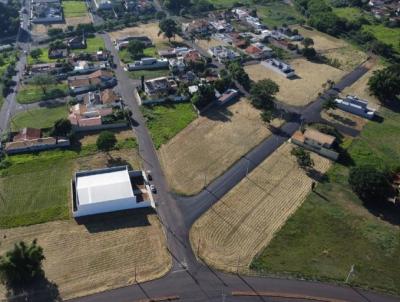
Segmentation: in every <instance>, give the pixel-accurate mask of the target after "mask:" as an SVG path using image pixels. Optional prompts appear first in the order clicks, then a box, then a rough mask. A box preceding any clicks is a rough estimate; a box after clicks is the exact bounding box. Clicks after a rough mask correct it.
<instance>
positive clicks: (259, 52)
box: [245, 42, 273, 60]
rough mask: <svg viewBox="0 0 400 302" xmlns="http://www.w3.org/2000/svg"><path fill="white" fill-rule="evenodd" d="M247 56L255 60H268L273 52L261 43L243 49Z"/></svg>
mask: <svg viewBox="0 0 400 302" xmlns="http://www.w3.org/2000/svg"><path fill="white" fill-rule="evenodd" d="M245 52H246V54H247V55H249V56H250V57H251V58H253V59H255V60H259V59H265V58H269V57H271V56H272V54H273V50H272V49H271V48H269V47H267V46H265V45H264V44H262V43H259V42H258V43H254V44H251V45H250V46H248V47H247V48H246V49H245Z"/></svg>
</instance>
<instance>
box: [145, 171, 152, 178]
mask: <svg viewBox="0 0 400 302" xmlns="http://www.w3.org/2000/svg"><path fill="white" fill-rule="evenodd" d="M146 173H147V179H148V180H153V176H151V171H150V170H147V171H146Z"/></svg>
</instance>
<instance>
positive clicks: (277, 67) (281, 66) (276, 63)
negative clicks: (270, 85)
mask: <svg viewBox="0 0 400 302" xmlns="http://www.w3.org/2000/svg"><path fill="white" fill-rule="evenodd" d="M261 64H262V65H263V66H264V67H266V68H268V69H271V70H273V71H275V72H277V73H279V74H281V75H283V76H284V77H286V78H292V77H294V76H296V74H295V72H294V69H293V68H292V67H291V66H290V65H289V64H286V63H284V62H282V61H280V60H277V59H267V60H265V61H262V62H261Z"/></svg>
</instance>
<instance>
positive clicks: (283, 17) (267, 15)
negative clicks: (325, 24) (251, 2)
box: [257, 1, 303, 27]
mask: <svg viewBox="0 0 400 302" xmlns="http://www.w3.org/2000/svg"><path fill="white" fill-rule="evenodd" d="M257 15H258V17H259V18H261V20H262V21H263V22H264V23H265V24H266V25H267V26H269V27H272V26H282V25H283V24H287V25H291V24H297V23H299V21H300V20H302V19H303V18H302V16H301V15H300V13H299V12H298V11H297V10H296V9H295V7H294V6H290V5H288V4H285V3H283V1H271V2H268V3H266V4H265V5H262V6H257Z"/></svg>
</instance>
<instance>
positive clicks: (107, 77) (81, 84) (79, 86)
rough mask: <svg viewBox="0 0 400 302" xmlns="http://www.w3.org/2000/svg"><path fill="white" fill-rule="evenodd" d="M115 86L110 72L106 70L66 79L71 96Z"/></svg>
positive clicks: (114, 80) (115, 83) (115, 80)
mask: <svg viewBox="0 0 400 302" xmlns="http://www.w3.org/2000/svg"><path fill="white" fill-rule="evenodd" d="M115 85H117V79H116V78H115V77H114V75H113V74H112V72H111V71H107V70H97V71H95V72H93V73H91V74H88V75H79V76H72V77H69V78H68V86H69V88H70V90H71V93H73V94H79V93H85V92H88V91H92V90H96V89H104V88H110V87H113V86H115Z"/></svg>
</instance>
